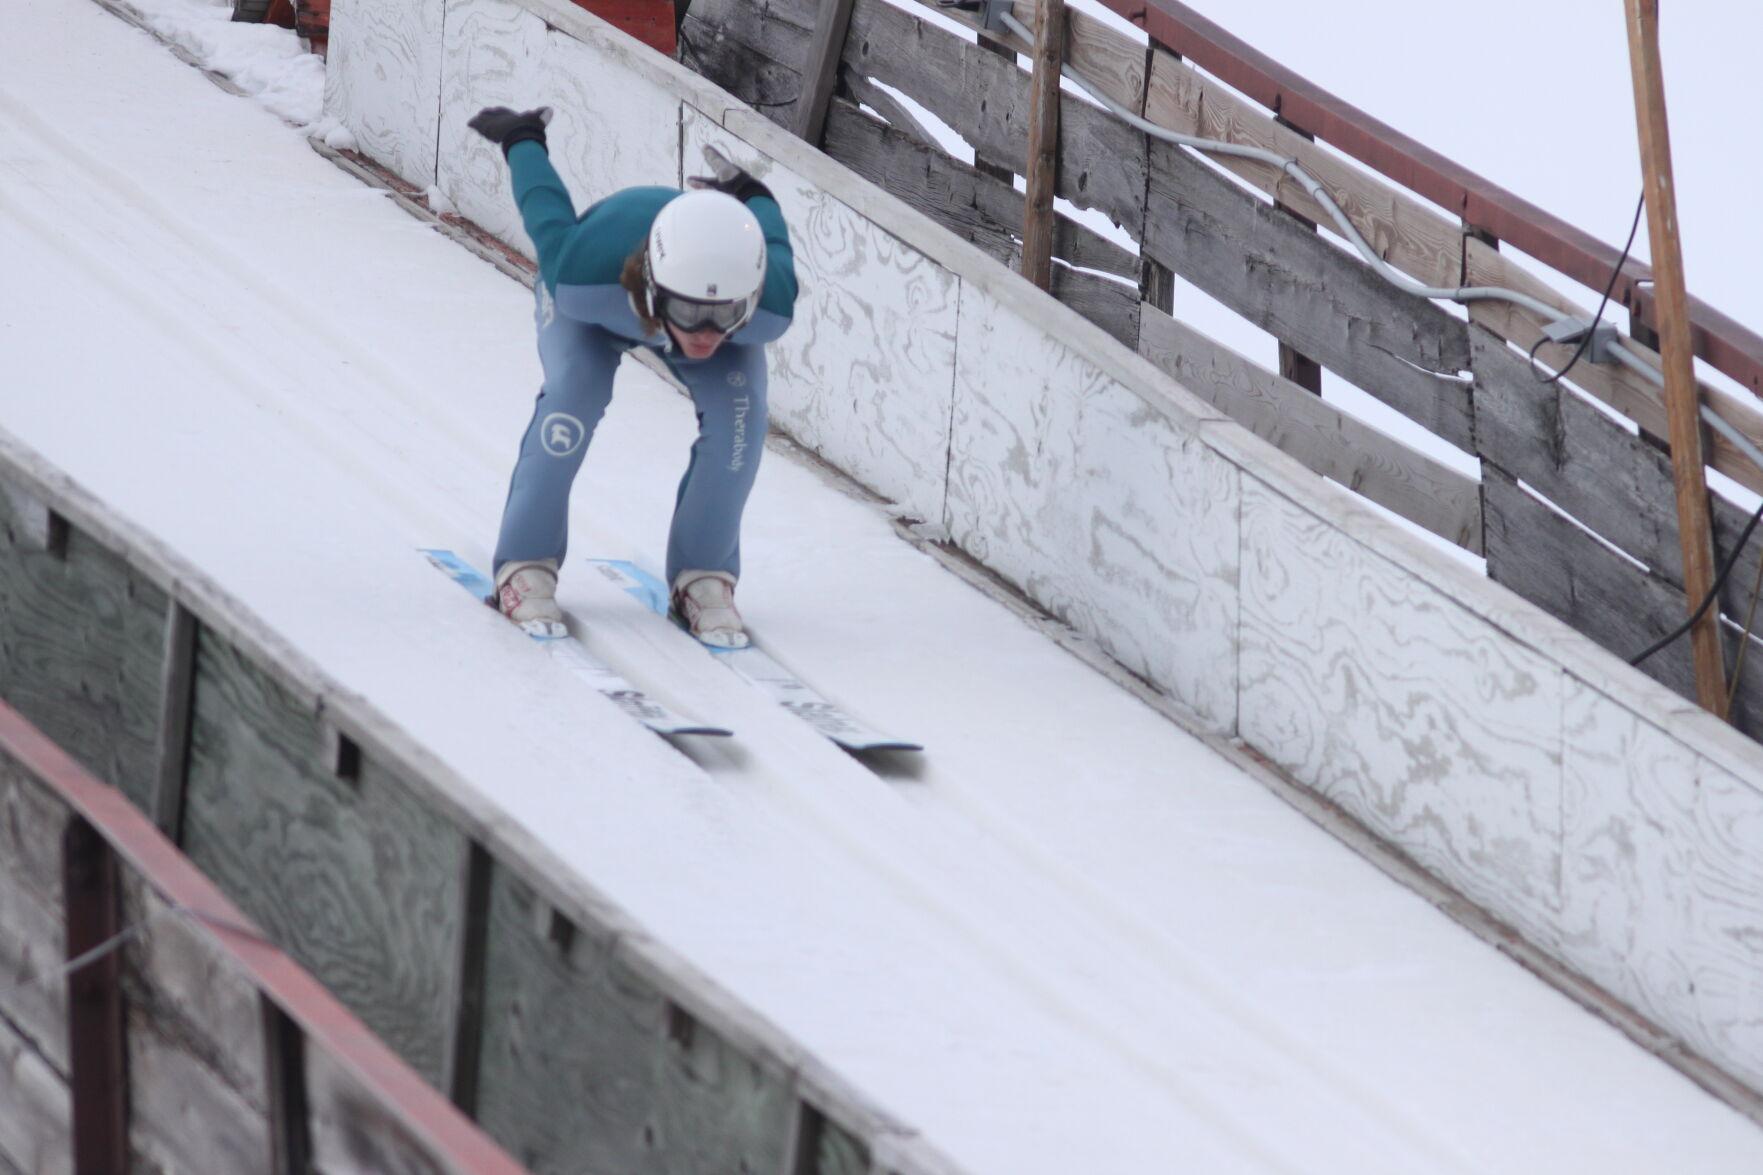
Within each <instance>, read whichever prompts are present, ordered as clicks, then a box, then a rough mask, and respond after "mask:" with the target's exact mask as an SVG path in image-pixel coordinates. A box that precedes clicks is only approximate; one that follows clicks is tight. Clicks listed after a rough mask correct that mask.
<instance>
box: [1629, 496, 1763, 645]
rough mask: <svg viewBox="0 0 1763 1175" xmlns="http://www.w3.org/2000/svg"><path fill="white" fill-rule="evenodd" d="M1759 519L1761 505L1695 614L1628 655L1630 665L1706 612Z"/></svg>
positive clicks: (1735, 563)
mask: <svg viewBox="0 0 1763 1175" xmlns="http://www.w3.org/2000/svg"><path fill="white" fill-rule="evenodd" d="M1760 521H1763V506H1759V507H1757V512H1756V513H1755V514H1753V515H1751V521H1749V522H1747V523H1745V529H1744V530H1743V531H1742V532H1741V533H1740V534H1739V541H1738V542H1736V543H1734V544H1733V548H1732V554H1730V555H1728V556H1727V557H1726V564H1725V566H1723V567H1721V569H1720V574H1719V575H1716V576H1715V577H1714V586H1713V587H1711V588H1709V589H1708V595H1707V597H1706V598H1705V599H1703V601H1702V604H1701V607H1699V608H1697V609H1696V611H1695V614H1694V615H1692V616H1691V617H1690V618H1689V619H1688V620H1686V621H1684V622H1683V623H1682V624H1680V625H1678V626H1677V627H1676V628H1674V629H1672V630H1671V631H1670V632H1668V633H1666V634H1665V635H1664V636H1662V637H1660V638H1659V639H1658V640H1656V641H1654V642H1653V643H1652V644H1651V645H1648V646H1647V648H1646V650H1645V651H1644V652H1640V653H1636V654H1635V655H1634V656H1632V657H1630V658H1629V659H1628V663H1629V664H1630V665H1639V664H1640V663H1641V662H1642V661H1645V660H1646V659H1647V658H1648V657H1651V656H1652V655H1653V654H1654V653H1657V652H1658V651H1659V650H1660V649H1663V648H1664V647H1665V646H1666V645H1668V644H1670V643H1671V642H1672V641H1674V640H1676V639H1677V638H1678V637H1680V636H1682V635H1683V634H1684V633H1686V632H1688V631H1689V630H1690V629H1692V628H1694V627H1695V626H1696V621H1698V620H1700V619H1701V618H1702V615H1703V613H1705V612H1707V611H1708V609H1709V608H1710V607H1711V606H1712V605H1713V603H1714V601H1715V600H1716V599H1717V598H1718V597H1719V595H1720V589H1721V588H1723V587H1725V586H1726V577H1727V576H1729V575H1731V574H1732V569H1733V568H1734V567H1736V566H1738V561H1739V556H1740V555H1742V554H1744V552H1745V544H1746V543H1747V542H1749V541H1750V539H1751V532H1752V531H1754V530H1756V529H1757V523H1758V522H1760Z"/></svg>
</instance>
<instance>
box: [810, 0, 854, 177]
mask: <svg viewBox="0 0 1763 1175" xmlns="http://www.w3.org/2000/svg"><path fill="white" fill-rule="evenodd" d="M851 4H852V0H820V15H819V17H818V18H817V19H816V20H815V22H814V40H813V41H812V42H810V43H809V45H808V58H807V60H806V61H805V62H804V64H803V66H802V96H801V98H800V99H798V100H797V102H796V134H797V135H799V136H801V138H802V139H803V141H805V142H806V143H807V144H808V145H809V146H811V147H818V146H820V138H821V135H822V133H823V132H824V131H825V130H826V108H827V106H828V105H830V104H831V102H832V100H833V82H834V81H835V80H837V78H838V76H839V57H840V55H841V54H843V53H844V51H845V34H846V32H847V31H849V29H850V27H851Z"/></svg>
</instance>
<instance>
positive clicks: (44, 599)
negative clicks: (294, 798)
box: [0, 495, 166, 805]
mask: <svg viewBox="0 0 1763 1175" xmlns="http://www.w3.org/2000/svg"><path fill="white" fill-rule="evenodd" d="M29 528H30V521H29V520H28V519H26V518H23V517H21V516H20V513H19V509H18V505H17V503H16V502H15V501H14V500H13V499H12V498H11V496H9V495H0V698H4V699H5V700H6V701H7V702H8V703H10V704H11V705H12V706H14V707H15V708H17V709H18V710H19V712H20V713H22V714H23V715H24V716H25V717H26V718H28V719H29V720H30V721H31V722H33V723H35V724H36V725H37V726H38V727H39V728H40V729H41V730H42V731H43V732H44V733H45V734H47V735H48V736H49V737H50V738H51V739H53V740H55V741H56V742H57V743H59V744H61V745H62V746H63V747H65V748H67V750H68V751H69V753H71V754H72V755H73V756H74V757H75V758H77V759H79V760H80V762H81V763H82V764H83V765H84V766H86V767H87V768H89V769H90V770H91V771H92V772H93V773H94V774H95V775H97V776H98V777H99V778H100V779H102V780H104V781H105V782H106V783H110V784H114V785H116V786H118V787H120V788H122V790H123V791H124V792H125V793H127V795H128V796H129V798H130V799H132V800H133V801H134V802H135V803H136V804H140V805H145V804H146V803H148V802H149V800H150V798H151V796H152V789H153V780H154V756H153V752H154V746H155V742H156V738H157V734H158V727H159V666H160V661H161V655H162V651H163V644H164V634H165V608H166V598H165V594H164V593H163V592H162V591H160V590H159V588H157V587H155V586H154V585H153V584H152V583H151V582H150V581H149V580H148V579H147V578H146V577H145V576H143V575H141V574H140V573H138V572H136V571H134V570H133V569H131V568H130V567H129V566H128V565H127V564H126V563H124V562H123V561H122V560H121V559H119V558H117V557H116V556H115V555H112V554H111V553H110V552H108V551H106V550H105V549H104V548H103V547H101V546H99V545H98V544H97V543H96V542H94V541H93V540H92V539H91V538H90V537H89V536H87V535H85V534H83V533H81V532H80V531H78V530H72V531H70V532H69V533H68V535H67V539H66V549H65V556H64V557H61V556H57V555H56V554H54V553H52V552H49V551H44V550H42V549H41V548H40V546H38V545H37V544H36V543H34V542H33V541H32V540H31V538H30V534H29Z"/></svg>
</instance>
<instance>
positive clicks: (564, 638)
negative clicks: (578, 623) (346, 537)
mask: <svg viewBox="0 0 1763 1175" xmlns="http://www.w3.org/2000/svg"><path fill="white" fill-rule="evenodd" d="M419 549H420V550H421V553H422V555H423V556H424V557H425V558H427V559H428V561H429V563H430V564H432V565H433V566H434V567H435V568H436V569H437V570H439V571H440V572H441V573H442V574H443V575H445V576H447V578H449V579H451V580H452V581H453V582H454V583H456V584H458V585H459V586H460V587H462V588H464V589H465V590H466V591H467V592H469V593H471V596H472V598H473V599H475V600H477V601H478V602H479V603H482V602H483V601H485V600H487V599H488V598H489V597H490V596H491V595H492V594H493V593H494V592H495V585H494V584H492V583H491V582H490V577H489V576H487V575H485V574H484V573H483V572H481V571H479V570H478V569H477V568H475V567H473V566H472V565H471V564H469V563H467V562H466V561H465V560H464V559H461V558H460V557H459V556H458V555H456V554H454V553H453V552H452V551H443V550H433V549H429V548H419ZM521 631H523V632H525V633H526V635H527V637H528V638H529V639H531V640H532V641H533V642H534V643H535V644H539V645H543V646H544V648H545V651H546V652H548V653H550V654H551V656H553V657H555V658H557V660H558V661H560V662H562V663H563V664H564V665H565V666H566V667H568V669H569V671H570V672H571V673H573V674H575V676H576V677H578V678H580V679H581V680H583V681H585V682H587V683H588V684H589V685H591V686H593V687H594V688H595V689H596V690H598V691H599V692H600V693H602V694H604V695H605V696H606V697H607V698H608V699H610V700H611V702H612V704H613V705H615V706H617V707H618V708H619V709H620V710H623V711H624V712H625V713H626V714H628V715H630V716H631V717H632V718H635V719H636V720H637V721H638V722H641V723H642V724H643V725H644V726H647V727H648V728H649V729H650V730H653V731H654V732H655V733H656V734H665V735H676V734H701V735H710V736H713V737H716V738H728V737H729V736H731V735H733V734H734V731H732V730H727V729H725V728H723V727H720V726H709V725H706V724H704V723H702V722H694V721H692V720H691V719H689V718H686V717H683V716H682V715H680V714H678V713H676V712H675V711H673V710H670V709H668V708H667V707H666V706H664V705H662V704H661V703H660V702H657V701H656V700H655V699H654V698H651V697H650V696H649V695H648V694H646V693H644V692H643V691H642V690H640V689H638V688H637V687H636V686H634V685H632V684H631V683H630V682H629V681H628V680H626V678H625V676H624V675H623V674H622V673H620V672H619V671H618V670H616V669H614V668H613V667H612V666H610V665H608V664H607V663H606V662H604V661H602V660H601V659H600V658H598V657H596V656H594V654H592V653H590V652H588V650H587V649H585V648H583V647H582V644H581V642H580V641H578V640H576V639H575V638H573V637H571V636H570V635H569V634H568V633H567V632H563V633H551V632H535V631H533V630H531V629H528V628H525V627H522V629H521Z"/></svg>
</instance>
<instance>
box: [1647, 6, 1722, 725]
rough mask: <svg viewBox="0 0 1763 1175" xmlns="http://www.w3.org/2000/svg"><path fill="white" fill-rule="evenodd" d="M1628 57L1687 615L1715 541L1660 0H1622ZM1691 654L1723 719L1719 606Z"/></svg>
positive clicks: (1707, 699)
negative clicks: (1674, 177) (1675, 176)
mask: <svg viewBox="0 0 1763 1175" xmlns="http://www.w3.org/2000/svg"><path fill="white" fill-rule="evenodd" d="M1626 11H1627V14H1628V56H1629V64H1630V67H1631V69H1632V71H1633V75H1634V111H1635V122H1636V123H1637V124H1638V127H1639V131H1640V146H1641V171H1642V173H1643V177H1642V178H1643V183H1644V190H1645V192H1646V198H1647V235H1648V239H1649V241H1650V242H1651V244H1652V255H1653V277H1654V282H1655V284H1654V296H1655V298H1656V299H1657V303H1658V317H1659V335H1660V340H1661V342H1662V343H1663V349H1662V351H1661V352H1660V357H1661V360H1662V366H1663V371H1664V373H1665V411H1666V416H1667V421H1668V424H1669V426H1670V434H1669V439H1670V441H1671V467H1672V473H1673V480H1674V481H1675V483H1676V487H1677V521H1678V539H1679V542H1680V543H1681V544H1682V546H1683V573H1684V575H1683V578H1684V589H1685V595H1686V596H1687V611H1689V612H1694V611H1695V609H1696V607H1697V606H1698V605H1699V604H1701V602H1702V600H1703V599H1705V598H1706V597H1707V595H1708V592H1709V590H1710V589H1711V588H1712V586H1713V584H1714V539H1713V528H1712V526H1711V525H1710V523H1709V515H1708V480H1707V475H1706V470H1705V469H1704V461H1705V459H1704V457H1703V455H1702V422H1701V419H1700V416H1699V414H1698V408H1697V404H1698V394H1697V390H1696V373H1695V364H1694V362H1693V354H1694V353H1693V351H1692V349H1691V342H1690V323H1689V303H1688V295H1687V293H1686V291H1685V289H1684V279H1683V253H1682V250H1681V248H1680V245H1679V241H1678V234H1677V196H1676V192H1675V190H1674V188H1673V183H1672V174H1671V133H1670V129H1669V126H1668V123H1667V119H1666V113H1665V73H1664V68H1663V65H1662V63H1661V61H1660V58H1659V0H1626ZM1690 645H1691V648H1692V650H1693V652H1694V655H1695V666H1696V701H1697V702H1698V703H1699V704H1700V705H1701V706H1702V707H1703V708H1704V709H1706V710H1708V711H1709V712H1711V713H1713V714H1715V715H1718V716H1719V717H1721V718H1725V717H1726V713H1727V704H1726V663H1725V660H1724V656H1723V653H1722V650H1721V643H1720V610H1719V609H1718V608H1710V609H1709V610H1708V611H1707V612H1706V613H1705V614H1703V616H1702V618H1701V620H1699V621H1697V622H1696V625H1695V627H1694V628H1692V629H1691V630H1690Z"/></svg>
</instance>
